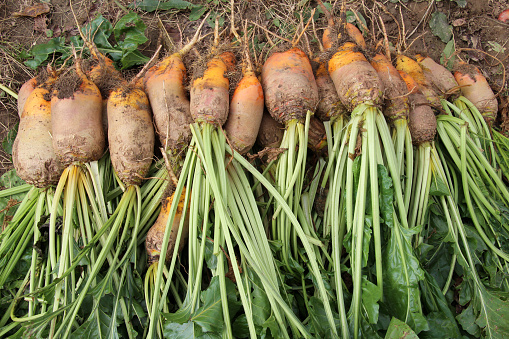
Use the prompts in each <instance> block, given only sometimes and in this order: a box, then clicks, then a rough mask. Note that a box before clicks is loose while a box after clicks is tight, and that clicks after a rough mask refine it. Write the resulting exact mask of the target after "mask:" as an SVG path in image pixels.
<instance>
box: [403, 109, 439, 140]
mask: <svg viewBox="0 0 509 339" xmlns="http://www.w3.org/2000/svg"><path fill="white" fill-rule="evenodd" d="M408 128H409V129H410V135H411V136H412V143H413V144H414V145H417V146H418V145H421V144H422V143H424V142H431V141H433V139H434V138H435V134H436V131H437V120H436V118H435V114H434V113H433V110H432V109H431V107H429V106H428V105H417V106H414V107H413V109H412V110H411V111H410V115H409V119H408Z"/></svg>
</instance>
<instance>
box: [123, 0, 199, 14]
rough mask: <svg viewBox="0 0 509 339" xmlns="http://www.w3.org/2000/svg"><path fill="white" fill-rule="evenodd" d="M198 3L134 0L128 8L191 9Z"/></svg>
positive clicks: (175, 0) (181, 0) (168, 0)
mask: <svg viewBox="0 0 509 339" xmlns="http://www.w3.org/2000/svg"><path fill="white" fill-rule="evenodd" d="M197 6H199V5H194V4H192V3H190V2H189V1H184V0H167V1H162V0H142V1H134V2H133V3H132V4H131V5H129V7H130V8H139V9H141V10H143V11H145V12H153V11H156V10H163V11H164V10H169V9H191V8H195V7H197Z"/></svg>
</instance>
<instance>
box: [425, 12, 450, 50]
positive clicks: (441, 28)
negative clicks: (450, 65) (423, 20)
mask: <svg viewBox="0 0 509 339" xmlns="http://www.w3.org/2000/svg"><path fill="white" fill-rule="evenodd" d="M429 28H430V29H431V33H433V34H434V35H436V36H437V37H439V38H440V39H441V40H442V42H444V43H448V42H449V40H451V38H452V26H451V25H449V22H448V20H447V16H446V15H445V14H444V13H442V12H435V13H433V14H431V20H430V21H429Z"/></svg>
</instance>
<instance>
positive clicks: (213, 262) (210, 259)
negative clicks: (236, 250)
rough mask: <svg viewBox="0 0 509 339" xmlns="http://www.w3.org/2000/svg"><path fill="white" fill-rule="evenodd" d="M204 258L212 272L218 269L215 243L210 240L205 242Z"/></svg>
mask: <svg viewBox="0 0 509 339" xmlns="http://www.w3.org/2000/svg"><path fill="white" fill-rule="evenodd" d="M204 256H205V263H207V267H208V268H209V269H211V270H215V269H216V268H217V256H216V255H215V254H214V243H212V241H210V240H208V239H207V240H206V241H205V253H204Z"/></svg>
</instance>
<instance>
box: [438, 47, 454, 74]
mask: <svg viewBox="0 0 509 339" xmlns="http://www.w3.org/2000/svg"><path fill="white" fill-rule="evenodd" d="M455 51H456V50H455V48H454V40H451V41H449V42H448V43H447V45H445V48H444V50H443V51H442V55H441V57H440V63H441V64H442V65H444V66H445V67H446V68H447V69H448V70H450V71H451V70H452V68H453V66H454V61H455V60H456V57H455V56H453V54H454V52H455ZM446 62H447V64H446Z"/></svg>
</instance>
